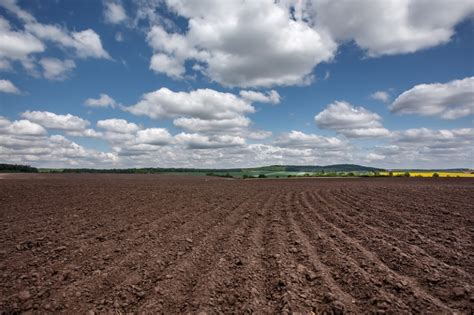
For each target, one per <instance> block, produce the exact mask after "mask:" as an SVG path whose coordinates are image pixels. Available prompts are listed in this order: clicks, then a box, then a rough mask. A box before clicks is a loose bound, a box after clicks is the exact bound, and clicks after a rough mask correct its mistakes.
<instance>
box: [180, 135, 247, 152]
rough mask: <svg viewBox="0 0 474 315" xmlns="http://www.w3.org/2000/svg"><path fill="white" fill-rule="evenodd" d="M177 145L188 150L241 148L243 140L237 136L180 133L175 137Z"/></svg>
mask: <svg viewBox="0 0 474 315" xmlns="http://www.w3.org/2000/svg"><path fill="white" fill-rule="evenodd" d="M175 139H176V140H177V142H178V143H181V144H184V145H185V146H186V147H187V148H189V149H213V148H226V147H235V146H243V145H244V144H245V139H243V138H241V137H239V136H230V135H222V136H206V135H200V134H197V133H184V132H183V133H180V134H178V135H176V136H175Z"/></svg>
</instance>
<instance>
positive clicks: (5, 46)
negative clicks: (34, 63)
mask: <svg viewBox="0 0 474 315" xmlns="http://www.w3.org/2000/svg"><path fill="white" fill-rule="evenodd" d="M45 49H46V48H45V45H44V44H43V43H42V42H41V41H40V40H38V39H37V38H36V37H35V36H33V35H32V34H30V33H28V32H23V31H14V30H12V29H11V26H10V23H9V22H8V21H7V20H5V19H4V18H3V17H1V16H0V61H1V62H2V64H3V66H2V68H9V67H10V64H9V62H10V61H20V62H21V61H24V62H26V61H28V60H29V59H30V55H31V54H36V53H41V52H43V51H44V50H45Z"/></svg>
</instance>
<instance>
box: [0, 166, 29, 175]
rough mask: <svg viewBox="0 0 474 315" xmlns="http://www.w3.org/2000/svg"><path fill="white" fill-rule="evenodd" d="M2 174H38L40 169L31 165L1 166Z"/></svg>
mask: <svg viewBox="0 0 474 315" xmlns="http://www.w3.org/2000/svg"><path fill="white" fill-rule="evenodd" d="M0 172H15V173H17V172H18V173H38V169H37V168H35V167H31V166H29V165H19V164H0Z"/></svg>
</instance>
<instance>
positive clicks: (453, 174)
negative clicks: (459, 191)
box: [380, 172, 474, 177]
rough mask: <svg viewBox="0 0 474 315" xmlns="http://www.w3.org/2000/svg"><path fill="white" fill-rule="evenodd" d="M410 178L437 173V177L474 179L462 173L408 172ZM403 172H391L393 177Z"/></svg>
mask: <svg viewBox="0 0 474 315" xmlns="http://www.w3.org/2000/svg"><path fill="white" fill-rule="evenodd" d="M409 173H410V177H416V176H418V177H420V176H421V177H433V174H434V173H438V175H439V177H474V174H469V173H462V172H458V173H456V172H452V173H451V172H409ZM403 174H405V172H393V176H397V175H403ZM380 175H384V176H388V175H389V172H380Z"/></svg>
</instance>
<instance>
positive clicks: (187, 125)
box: [173, 116, 251, 132]
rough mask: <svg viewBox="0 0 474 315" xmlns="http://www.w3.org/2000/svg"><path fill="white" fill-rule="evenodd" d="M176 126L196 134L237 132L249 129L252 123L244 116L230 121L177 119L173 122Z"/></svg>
mask: <svg viewBox="0 0 474 315" xmlns="http://www.w3.org/2000/svg"><path fill="white" fill-rule="evenodd" d="M173 123H174V125H175V126H177V127H180V128H183V129H186V130H189V131H194V132H209V131H210V132H218V131H219V130H226V131H228V130H234V131H235V130H236V129H240V128H247V127H248V126H249V125H250V123H251V121H250V119H249V118H247V117H244V116H238V117H235V118H230V119H211V120H205V119H200V118H185V117H181V118H177V119H175V120H174V121H173Z"/></svg>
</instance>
